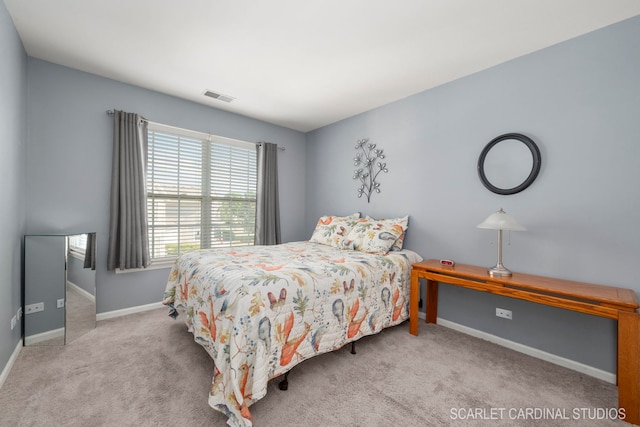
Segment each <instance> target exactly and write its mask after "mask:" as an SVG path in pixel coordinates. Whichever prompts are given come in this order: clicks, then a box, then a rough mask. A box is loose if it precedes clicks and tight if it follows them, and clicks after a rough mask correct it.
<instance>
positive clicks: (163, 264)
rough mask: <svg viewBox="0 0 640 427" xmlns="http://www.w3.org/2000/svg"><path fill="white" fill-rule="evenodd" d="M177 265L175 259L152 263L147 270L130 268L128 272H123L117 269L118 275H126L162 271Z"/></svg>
mask: <svg viewBox="0 0 640 427" xmlns="http://www.w3.org/2000/svg"><path fill="white" fill-rule="evenodd" d="M174 263H175V259H170V260H163V261H158V262H152V263H151V265H149V266H148V267H147V268H128V269H126V270H121V269H119V268H116V270H115V271H116V274H126V273H138V272H140V271H149V270H160V269H163V268H171V267H173V264H174Z"/></svg>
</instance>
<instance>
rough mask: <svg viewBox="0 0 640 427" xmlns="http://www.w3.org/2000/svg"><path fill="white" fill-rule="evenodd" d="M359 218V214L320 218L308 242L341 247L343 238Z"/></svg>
mask: <svg viewBox="0 0 640 427" xmlns="http://www.w3.org/2000/svg"><path fill="white" fill-rule="evenodd" d="M358 218H360V213H354V214H352V215H349V216H331V215H327V216H322V217H320V219H319V220H318V223H317V224H316V228H315V230H313V234H312V235H311V239H309V241H310V242H314V243H321V244H323V245H329V246H333V247H336V248H337V247H341V245H342V241H343V240H344V238H345V236H346V235H347V234H348V233H349V231H351V229H352V228H353V226H354V224H355V223H356V222H357V221H358Z"/></svg>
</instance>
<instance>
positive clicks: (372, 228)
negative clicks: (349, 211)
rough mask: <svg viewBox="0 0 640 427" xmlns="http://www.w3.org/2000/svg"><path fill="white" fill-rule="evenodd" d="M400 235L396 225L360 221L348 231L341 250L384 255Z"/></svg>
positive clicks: (400, 229)
mask: <svg viewBox="0 0 640 427" xmlns="http://www.w3.org/2000/svg"><path fill="white" fill-rule="evenodd" d="M402 234H403V230H402V227H401V226H399V225H398V224H393V223H388V222H381V221H375V220H369V219H361V220H359V221H358V222H357V223H356V225H354V226H353V228H352V229H351V231H349V234H348V235H347V237H346V239H344V242H343V243H342V248H343V249H353V250H356V251H360V252H367V253H371V254H381V255H384V254H386V253H387V252H389V250H390V249H391V247H392V246H393V244H394V243H395V242H396V240H398V238H400V236H402Z"/></svg>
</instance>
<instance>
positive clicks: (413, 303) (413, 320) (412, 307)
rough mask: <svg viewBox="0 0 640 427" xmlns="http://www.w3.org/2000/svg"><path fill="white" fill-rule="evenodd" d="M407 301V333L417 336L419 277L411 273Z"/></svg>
mask: <svg viewBox="0 0 640 427" xmlns="http://www.w3.org/2000/svg"><path fill="white" fill-rule="evenodd" d="M409 297H410V299H409V333H411V335H418V301H419V300H420V276H419V275H418V273H417V272H416V271H415V270H413V271H411V294H410V296H409Z"/></svg>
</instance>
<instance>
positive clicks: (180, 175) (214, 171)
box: [147, 122, 257, 261]
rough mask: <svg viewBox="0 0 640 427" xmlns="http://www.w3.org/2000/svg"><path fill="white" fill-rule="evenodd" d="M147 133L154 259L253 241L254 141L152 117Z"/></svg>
mask: <svg viewBox="0 0 640 427" xmlns="http://www.w3.org/2000/svg"><path fill="white" fill-rule="evenodd" d="M148 132H149V133H148V137H149V140H148V143H149V149H148V170H147V193H148V202H147V210H148V212H147V215H148V223H149V252H150V254H151V258H152V260H153V261H160V260H163V259H169V258H173V257H175V256H177V255H179V254H181V253H184V252H188V251H191V250H194V249H205V248H213V247H225V246H246V245H252V244H253V238H254V229H255V211H256V176H257V167H256V146H255V144H252V143H249V142H243V141H237V140H232V139H228V138H222V137H216V136H213V135H208V134H204V133H200V132H193V131H188V130H184V129H177V128H173V127H169V126H164V125H160V124H157V123H152V122H150V123H149V127H148Z"/></svg>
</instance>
